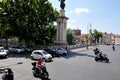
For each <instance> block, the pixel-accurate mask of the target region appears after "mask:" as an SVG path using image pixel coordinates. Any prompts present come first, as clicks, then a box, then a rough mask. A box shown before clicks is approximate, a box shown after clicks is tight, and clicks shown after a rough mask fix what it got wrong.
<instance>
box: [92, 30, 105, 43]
mask: <svg viewBox="0 0 120 80" xmlns="http://www.w3.org/2000/svg"><path fill="white" fill-rule="evenodd" d="M92 35H93V36H94V38H95V42H97V43H99V39H100V38H102V36H103V34H102V32H99V31H98V30H96V29H94V30H93V34H92Z"/></svg>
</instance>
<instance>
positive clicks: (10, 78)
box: [2, 68, 14, 80]
mask: <svg viewBox="0 0 120 80" xmlns="http://www.w3.org/2000/svg"><path fill="white" fill-rule="evenodd" d="M3 73H4V74H3V75H2V80H14V74H13V71H12V70H11V69H10V68H6V69H4V70H3Z"/></svg>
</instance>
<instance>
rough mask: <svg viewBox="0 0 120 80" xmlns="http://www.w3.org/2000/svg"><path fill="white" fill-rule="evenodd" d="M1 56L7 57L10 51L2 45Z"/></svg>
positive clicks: (0, 48)
mask: <svg viewBox="0 0 120 80" xmlns="http://www.w3.org/2000/svg"><path fill="white" fill-rule="evenodd" d="M0 57H2V58H7V57H8V51H7V50H5V49H4V47H0Z"/></svg>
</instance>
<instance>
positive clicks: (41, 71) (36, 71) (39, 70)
mask: <svg viewBox="0 0 120 80" xmlns="http://www.w3.org/2000/svg"><path fill="white" fill-rule="evenodd" d="M31 64H32V65H33V68H32V72H33V76H34V77H39V78H42V79H48V78H49V73H48V72H47V69H46V67H45V64H44V65H43V66H41V67H36V62H33V63H31Z"/></svg>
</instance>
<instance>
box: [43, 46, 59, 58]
mask: <svg viewBox="0 0 120 80" xmlns="http://www.w3.org/2000/svg"><path fill="white" fill-rule="evenodd" d="M43 50H45V51H46V52H48V53H49V54H51V55H52V57H59V56H60V55H59V54H58V53H57V51H56V50H54V49H50V48H45V49H43Z"/></svg>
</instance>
